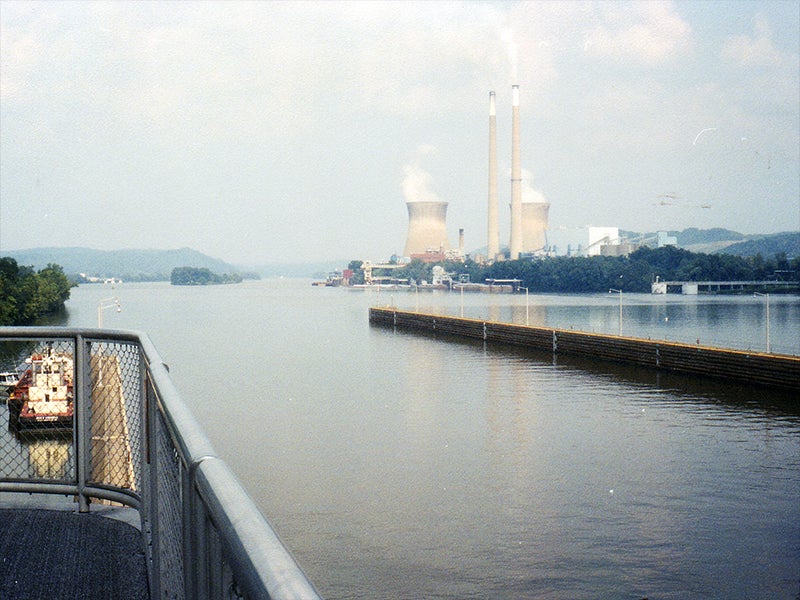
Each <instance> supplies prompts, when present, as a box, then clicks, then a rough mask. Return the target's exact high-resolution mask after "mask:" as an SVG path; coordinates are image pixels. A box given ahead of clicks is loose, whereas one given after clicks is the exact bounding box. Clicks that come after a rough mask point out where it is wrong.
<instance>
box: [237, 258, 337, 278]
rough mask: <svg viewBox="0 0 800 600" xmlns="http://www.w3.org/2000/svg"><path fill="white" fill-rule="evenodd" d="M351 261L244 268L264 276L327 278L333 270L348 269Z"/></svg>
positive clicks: (250, 266) (278, 264) (277, 264)
mask: <svg viewBox="0 0 800 600" xmlns="http://www.w3.org/2000/svg"><path fill="white" fill-rule="evenodd" d="M349 262H350V261H348V260H345V259H342V260H329V261H323V262H308V263H274V264H267V265H247V266H242V267H241V268H242V270H246V271H254V272H256V273H258V274H259V275H261V276H262V277H289V278H295V277H301V278H316V279H325V276H326V275H327V274H328V273H330V272H331V271H337V270H338V271H341V270H342V269H346V268H347V265H348V264H349Z"/></svg>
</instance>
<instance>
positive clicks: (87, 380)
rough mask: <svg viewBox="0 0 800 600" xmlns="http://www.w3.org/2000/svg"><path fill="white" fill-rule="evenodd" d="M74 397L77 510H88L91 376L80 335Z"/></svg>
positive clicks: (77, 341)
mask: <svg viewBox="0 0 800 600" xmlns="http://www.w3.org/2000/svg"><path fill="white" fill-rule="evenodd" d="M73 344H75V398H74V399H73V408H74V419H75V435H74V439H73V440H72V443H73V444H74V445H75V468H76V471H77V472H76V476H77V481H76V483H77V486H78V510H79V511H80V512H82V513H84V512H89V498H88V497H87V495H86V493H85V489H86V482H87V481H88V478H89V462H90V460H91V457H90V456H89V435H91V433H90V426H89V406H88V405H89V402H90V401H91V397H92V388H91V386H92V378H91V377H90V376H89V360H88V359H87V352H86V342H85V340H84V338H83V336H82V335H77V336H75V338H74V340H73Z"/></svg>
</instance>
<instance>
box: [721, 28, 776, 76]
mask: <svg viewBox="0 0 800 600" xmlns="http://www.w3.org/2000/svg"><path fill="white" fill-rule="evenodd" d="M754 30H755V31H754V35H752V36H750V35H736V36H731V37H729V38H728V39H727V40H726V42H725V45H724V46H723V48H722V52H721V54H722V58H724V59H726V60H729V61H731V62H734V63H736V64H738V65H740V66H742V67H770V66H772V67H774V66H779V65H781V64H783V63H784V62H785V60H786V59H787V57H785V56H784V55H783V53H781V52H780V51H779V50H778V49H777V48H776V47H775V45H774V43H773V41H772V32H771V30H770V27H769V23H768V22H767V21H766V19H765V18H764V17H763V16H758V17H757V18H756V21H755V24H754Z"/></svg>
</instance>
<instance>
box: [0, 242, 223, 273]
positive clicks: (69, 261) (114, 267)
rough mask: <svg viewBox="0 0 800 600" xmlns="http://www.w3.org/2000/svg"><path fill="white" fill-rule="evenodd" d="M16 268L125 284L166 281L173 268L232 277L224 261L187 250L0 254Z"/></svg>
mask: <svg viewBox="0 0 800 600" xmlns="http://www.w3.org/2000/svg"><path fill="white" fill-rule="evenodd" d="M2 255H3V256H10V257H11V258H13V259H14V260H16V261H17V264H19V265H24V266H32V267H34V268H35V269H41V268H44V267H46V266H47V264H48V263H55V264H58V265H61V266H62V267H63V269H64V273H66V274H67V275H68V276H70V277H74V276H77V275H79V274H80V273H84V274H86V275H87V276H90V277H103V278H109V277H116V278H121V279H123V280H128V281H135V280H138V281H154V280H163V281H168V280H169V277H170V273H172V269H174V268H175V267H197V268H206V269H209V270H211V271H213V272H214V273H235V272H237V269H236V268H235V267H234V266H233V265H230V264H228V263H226V262H225V261H222V260H219V259H217V258H212V257H210V256H207V255H205V254H203V253H201V252H198V251H197V250H192V249H191V248H180V249H178V250H94V249H92V248H31V249H28V250H10V251H3V252H2Z"/></svg>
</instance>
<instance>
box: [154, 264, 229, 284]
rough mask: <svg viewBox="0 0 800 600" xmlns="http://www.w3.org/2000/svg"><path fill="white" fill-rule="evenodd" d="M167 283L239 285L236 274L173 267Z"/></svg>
mask: <svg viewBox="0 0 800 600" xmlns="http://www.w3.org/2000/svg"><path fill="white" fill-rule="evenodd" d="M169 282H170V283H171V284H172V285H227V284H231V283H241V282H242V276H241V275H239V274H238V273H223V274H221V275H220V274H219V273H213V272H212V271H211V269H206V268H205V267H203V268H197V267H175V268H174V269H172V274H171V275H170V278H169Z"/></svg>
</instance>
